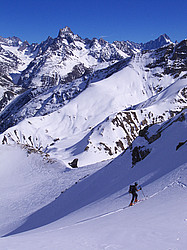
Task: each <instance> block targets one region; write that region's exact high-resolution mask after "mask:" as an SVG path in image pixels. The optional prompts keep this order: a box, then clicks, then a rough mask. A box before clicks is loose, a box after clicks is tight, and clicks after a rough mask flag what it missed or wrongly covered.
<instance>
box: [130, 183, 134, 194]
mask: <svg viewBox="0 0 187 250" xmlns="http://www.w3.org/2000/svg"><path fill="white" fill-rule="evenodd" d="M133 189H134V187H133V185H130V187H129V194H132V193H133Z"/></svg>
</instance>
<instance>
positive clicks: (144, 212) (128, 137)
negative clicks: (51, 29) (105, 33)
mask: <svg viewBox="0 0 187 250" xmlns="http://www.w3.org/2000/svg"><path fill="white" fill-rule="evenodd" d="M0 66H1V67H0V108H1V113H0V159H1V161H0V191H1V196H0V202H1V206H0V235H1V238H0V249H15V250H17V249H19V250H25V249H27V250H31V249H36V250H39V249H40V250H41V249H47V250H51V249H57V250H59V249H62V248H63V249H65V250H69V249H78V250H84V249H85V250H87V249H93V250H96V249H98V250H101V249H121V250H124V249H129V250H133V249H140V250H148V249H149V250H150V249H159V250H162V249H163V250H165V249H185V247H186V244H187V241H186V233H187V231H186V223H187V218H186V205H187V204H186V200H187V199H186V194H187V193H186V187H187V138H186V134H187V125H186V124H187V105H186V104H187V72H186V71H187V40H183V41H181V42H179V43H172V42H171V41H170V39H169V37H168V36H167V35H162V36H160V37H159V38H158V39H156V40H154V41H150V42H148V43H145V44H142V43H141V44H137V43H133V42H130V41H126V42H125V41H120V42H118V41H115V42H113V43H108V42H107V41H104V40H103V39H96V38H93V39H92V40H90V39H82V38H81V37H79V36H78V35H75V34H74V33H73V32H72V31H71V30H70V28H68V27H65V28H64V29H61V30H60V31H59V34H58V36H57V37H56V38H54V39H53V38H51V37H48V39H47V40H46V41H44V42H42V43H41V44H31V45H30V44H29V43H28V42H26V41H25V42H22V41H21V40H20V39H19V38H16V37H13V38H1V37H0ZM75 158H77V159H78V168H71V167H70V166H69V165H68V163H69V162H70V161H72V160H73V159H75ZM135 181H137V182H138V183H139V184H141V185H142V187H143V192H142V191H140V193H139V198H140V199H141V201H142V202H141V203H139V204H137V205H136V206H134V207H132V208H130V207H128V204H129V202H130V199H131V198H130V196H129V195H128V187H129V185H130V184H132V183H134V182H135ZM72 237H73V240H72ZM134 239H136V240H134Z"/></svg>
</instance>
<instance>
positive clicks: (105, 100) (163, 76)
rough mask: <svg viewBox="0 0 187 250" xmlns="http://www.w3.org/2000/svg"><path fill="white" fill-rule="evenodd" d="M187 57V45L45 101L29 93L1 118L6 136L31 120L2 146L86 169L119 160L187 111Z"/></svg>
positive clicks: (128, 63) (111, 69) (125, 62)
mask: <svg viewBox="0 0 187 250" xmlns="http://www.w3.org/2000/svg"><path fill="white" fill-rule="evenodd" d="M68 34H69V33H68ZM71 34H72V33H71ZM61 36H62V35H61ZM186 51H187V49H186V40H184V41H182V42H181V43H179V44H169V45H167V46H164V47H162V48H159V49H156V50H152V51H142V52H139V53H136V54H135V55H133V56H132V57H128V58H126V59H122V60H121V61H120V62H117V63H115V64H112V65H110V66H108V67H106V68H104V69H99V70H96V71H95V72H93V73H92V74H91V75H87V77H86V79H84V78H83V77H81V78H78V79H76V80H75V81H73V82H71V83H68V84H65V85H62V86H61V84H59V85H57V86H54V87H52V88H49V89H47V91H46V92H45V91H43V92H42V90H43V88H42V87H41V86H40V87H39V89H40V90H41V92H42V93H41V94H40V95H38V91H39V90H38V88H37V89H34V90H33V88H31V89H28V90H27V91H26V92H24V93H23V94H22V95H20V96H19V97H18V98H17V99H15V100H14V101H13V102H12V104H10V105H9V106H8V107H7V108H6V109H5V110H4V111H3V112H2V113H1V129H2V130H1V131H2V132H3V131H4V130H6V128H8V127H11V126H12V125H13V124H14V123H17V122H19V121H21V120H23V119H24V118H25V117H30V118H28V119H25V120H23V121H22V122H21V123H19V124H18V125H17V126H15V127H11V128H9V129H8V130H6V131H5V132H4V133H2V134H1V135H0V141H1V143H3V144H5V143H21V144H27V145H30V146H32V147H34V148H37V149H42V150H43V151H44V152H46V153H49V154H50V155H51V156H52V157H55V158H58V159H60V160H63V161H65V162H68V161H69V160H71V159H72V158H75V157H77V158H79V159H80V165H81V166H83V165H86V164H92V163H94V162H97V161H98V159H99V160H100V161H102V160H106V159H111V158H114V157H116V156H117V155H119V154H120V153H121V152H123V151H124V150H125V149H126V148H127V147H128V146H129V145H131V143H132V142H133V140H134V139H135V138H136V137H137V136H138V135H139V131H140V130H142V129H143V128H144V127H145V126H147V125H151V124H155V123H159V122H163V121H166V120H168V119H170V118H172V117H173V116H174V115H175V114H177V113H178V112H180V111H181V110H182V109H184V108H185V107H186V102H187V100H186V98H187V95H186V90H187V89H186V85H187V81H186ZM67 86H69V87H67ZM75 86H76V87H78V88H79V89H78V90H77V91H75ZM80 86H81V87H80ZM60 90H63V92H62V93H63V95H62V93H60ZM35 92H36V95H35V97H33V96H34V94H35ZM69 93H71V94H69ZM68 94H69V96H68V98H67V99H68V100H67V99H66V97H67V95H68ZM51 95H52V97H51ZM75 97H76V98H75ZM60 98H61V101H59V99H60ZM60 108H61V109H60ZM55 110H57V111H55ZM51 111H55V112H53V113H51ZM48 112H49V113H51V114H50V115H46V116H42V117H41V115H43V114H46V113H48ZM32 116H37V117H35V118H31V117H32ZM54 121H55V124H54ZM96 154H97V157H95V155H96Z"/></svg>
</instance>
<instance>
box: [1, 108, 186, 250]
mask: <svg viewBox="0 0 187 250" xmlns="http://www.w3.org/2000/svg"><path fill="white" fill-rule="evenodd" d="M186 131H187V113H186V111H183V112H181V113H180V114H179V115H176V116H175V117H174V118H173V119H171V120H169V121H168V122H165V123H162V124H159V125H153V126H151V127H150V128H149V129H148V130H147V132H146V136H145V134H142V136H141V137H137V139H135V141H134V142H133V144H132V146H131V147H129V148H128V149H127V150H126V152H124V153H123V154H121V155H120V156H118V157H117V158H116V159H115V160H113V161H112V162H111V163H110V164H108V165H107V166H105V167H103V168H101V169H100V170H98V171H97V172H95V173H93V174H92V175H90V176H87V177H85V178H83V179H82V180H81V181H79V182H77V183H76V185H73V186H72V185H69V186H71V187H70V188H68V189H67V190H66V191H65V192H63V193H62V194H61V195H60V196H59V197H58V198H57V199H55V197H56V193H55V191H54V193H53V191H52V192H51V193H50V192H48V190H50V189H51V187H52V185H50V186H49V189H47V192H46V193H45V201H46V203H48V204H47V205H44V203H45V202H43V197H41V193H40V188H39V186H38V185H39V183H40V184H41V186H43V187H44V186H45V185H43V184H44V182H43V181H42V180H43V177H42V176H43V174H44V173H46V175H50V178H51V177H52V184H53V185H54V187H53V188H54V189H53V190H56V189H58V190H59V184H58V182H56V181H55V178H54V177H55V176H56V174H57V175H58V173H59V171H62V172H63V174H64V173H69V176H71V177H72V176H74V177H75V176H76V175H77V172H75V171H74V169H73V170H70V171H68V172H66V171H67V169H66V168H64V167H63V166H61V165H60V166H59V165H58V167H57V166H56V167H55V166H54V165H53V164H52V165H50V167H47V170H46V167H45V168H42V169H43V170H42V171H41V174H39V175H37V176H38V183H37V179H35V185H34V187H35V188H34V189H33V194H34V195H31V192H30V190H29V189H27V188H26V189H24V192H23V197H24V196H25V197H27V199H28V200H29V201H30V202H26V207H27V208H28V210H30V211H26V212H27V213H25V205H24V203H21V202H19V203H18V204H19V205H20V209H19V212H17V214H15V215H12V213H11V207H12V206H13V207H14V206H15V204H14V205H12V206H8V207H7V210H6V216H7V217H8V216H12V217H13V218H14V220H15V221H16V220H17V219H18V218H19V219H18V220H19V222H17V224H15V225H12V224H11V223H10V224H9V225H7V227H6V233H8V235H9V236H8V235H6V236H5V237H3V238H0V248H1V249H15V250H17V249H19V250H22V249H57V250H58V249H81V250H82V249H94V250H95V249H98V250H99V249H130V250H131V249H142V250H146V249H153V250H154V249H155V250H156V249H159V250H162V249H163V250H165V249H181V250H182V249H185V248H186V245H187V239H186V235H187V213H186V206H187V140H186V139H187V138H186ZM158 134H159V136H157V135H158ZM4 147H5V148H6V150H5V151H2V150H3V149H4ZM9 148H10V150H9V153H7V146H2V147H1V149H2V150H1V154H2V152H4V153H3V154H5V155H6V156H8V155H14V153H13V152H14V150H15V149H14V147H10V146H9ZM135 148H139V149H141V150H142V152H143V150H144V152H147V151H146V150H148V149H149V153H148V154H147V155H144V156H145V157H142V159H138V158H136V157H135V158H136V160H137V161H136V162H135V163H134V167H133V168H132V160H133V157H134V153H133V152H134V150H135ZM18 151H19V150H18ZM5 152H6V153H5ZM19 154H20V156H19ZM19 154H16V156H17V157H18V158H19V159H22V160H23V162H24V163H26V162H27V161H28V159H29V157H31V158H30V160H31V164H28V165H27V167H29V166H31V165H35V161H34V159H35V157H36V156H35V155H31V156H29V157H28V158H27V157H26V156H23V155H22V154H23V153H22V152H21V151H20V152H19ZM141 156H142V155H141ZM14 162H15V161H14ZM54 164H57V163H54ZM19 165H20V164H15V171H14V173H15V174H14V177H15V180H14V181H11V180H10V181H9V178H7V177H8V176H6V175H5V176H2V175H0V177H1V180H4V181H7V182H8V185H7V191H8V190H10V188H8V186H9V185H10V186H11V182H12V183H14V184H15V187H14V189H13V190H11V191H12V192H13V197H14V195H15V196H16V195H17V186H19V183H20V182H19V179H20V178H22V177H23V173H22V171H21V172H20V171H19ZM40 165H41V164H40ZM11 166H12V162H11V161H10V158H8V157H4V161H3V164H2V163H1V167H4V168H5V169H7V171H8V169H10V172H12V171H13V168H12V167H11ZM97 167H98V169H99V168H100V167H101V166H97ZM22 169H24V168H23V167H22ZM36 169H38V166H36ZM81 169H84V168H80V169H79V171H81ZM88 169H89V168H87V170H88ZM49 170H50V171H49ZM95 170H96V169H95ZM76 171H77V170H76ZM3 173H4V171H3ZM1 174H2V173H1ZM84 174H85V172H84ZM28 176H29V175H27V178H28ZM32 176H33V177H34V176H35V171H30V177H31V178H29V179H33V178H32ZM82 177H83V176H82ZM40 178H41V181H42V182H41V181H40ZM45 178H46V177H45ZM45 178H44V179H45ZM58 178H59V176H58ZM62 178H63V177H62ZM70 179H71V178H70ZM70 179H69V180H70ZM16 180H18V181H16ZM66 181H67V183H68V180H66ZM134 181H138V183H139V184H141V185H142V187H143V191H144V194H145V195H146V196H147V199H146V200H145V201H143V202H140V203H138V204H137V205H135V206H134V207H127V206H128V204H129V201H130V196H129V195H128V186H129V184H131V183H133V182H134ZM0 183H1V182H0ZM22 183H23V187H22V188H24V186H26V182H22ZM31 184H32V183H31ZM46 184H47V185H48V181H47V182H46ZM10 186H9V187H10ZM31 186H32V185H31ZM45 187H47V186H45ZM1 190H2V187H1ZM42 191H43V190H42ZM9 192H10V191H9ZM1 193H3V192H1ZM52 196H53V198H52ZM33 197H35V200H36V204H35V212H33V210H32V209H33V207H34V206H33V204H32V201H33ZM139 198H140V199H141V198H144V196H143V193H142V192H141V191H140V193H139ZM5 202H6V197H5V196H4V197H3V198H1V204H5ZM9 202H10V204H11V200H9ZM13 203H14V202H13ZM7 204H8V201H7ZM29 205H31V207H30V206H29ZM16 207H17V206H16ZM123 208H124V209H123ZM0 209H2V207H1V208H0ZM26 210H27V209H26ZM19 213H20V216H19V215H18V214H19ZM0 214H2V212H1V213H0ZM28 214H30V215H29V216H28ZM23 215H25V217H24V221H23V220H22V218H23ZM3 220H4V218H1V221H3ZM12 221H13V220H12ZM3 224H4V223H1V234H3V231H4V233H5V229H3V230H2V228H3V227H2V225H3ZM19 225H20V227H18V226H19Z"/></svg>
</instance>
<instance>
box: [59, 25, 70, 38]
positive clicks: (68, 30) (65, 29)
mask: <svg viewBox="0 0 187 250" xmlns="http://www.w3.org/2000/svg"><path fill="white" fill-rule="evenodd" d="M66 34H73V32H72V31H71V29H70V28H69V27H68V26H66V27H65V28H63V29H60V30H59V33H58V37H64V35H66Z"/></svg>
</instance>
